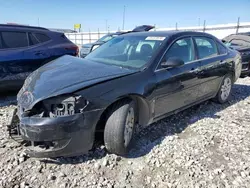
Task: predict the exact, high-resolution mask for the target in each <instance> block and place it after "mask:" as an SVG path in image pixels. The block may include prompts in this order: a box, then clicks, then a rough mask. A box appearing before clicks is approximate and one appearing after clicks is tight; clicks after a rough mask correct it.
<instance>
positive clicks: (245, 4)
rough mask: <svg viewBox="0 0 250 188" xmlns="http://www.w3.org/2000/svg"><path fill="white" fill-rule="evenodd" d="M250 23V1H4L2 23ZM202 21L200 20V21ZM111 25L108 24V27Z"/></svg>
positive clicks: (102, 26) (0, 1) (93, 27)
mask: <svg viewBox="0 0 250 188" xmlns="http://www.w3.org/2000/svg"><path fill="white" fill-rule="evenodd" d="M124 6H125V22H124V29H125V30H129V29H133V28H134V27H135V26H138V25H143V24H151V25H156V26H157V27H161V28H163V27H164V28H165V27H175V24H176V23H178V26H179V27H185V26H198V25H199V23H200V25H203V22H204V20H206V24H207V25H214V24H225V23H235V22H237V19H238V17H240V21H241V22H250V0H223V1H222V0H172V1H170V0H123V1H120V0H105V1H104V0H0V23H19V24H27V25H35V26H38V25H39V26H42V27H47V28H62V29H73V28H74V24H78V23H79V24H81V25H82V29H81V30H82V31H89V30H90V31H97V30H98V29H99V30H100V31H102V30H103V31H104V30H106V26H108V27H109V29H110V30H118V28H120V29H123V12H124ZM199 20H200V21H199ZM106 23H107V24H106Z"/></svg>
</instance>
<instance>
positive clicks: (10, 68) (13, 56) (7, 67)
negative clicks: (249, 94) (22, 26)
mask: <svg viewBox="0 0 250 188" xmlns="http://www.w3.org/2000/svg"><path fill="white" fill-rule="evenodd" d="M0 38H1V46H2V47H1V49H0V57H1V58H0V87H1V88H2V87H6V88H11V87H20V85H22V83H23V80H24V79H25V78H26V77H27V67H25V66H23V65H24V63H25V59H24V55H23V51H24V49H25V48H27V47H28V36H27V33H26V32H19V31H11V30H8V31H6V30H2V31H0Z"/></svg>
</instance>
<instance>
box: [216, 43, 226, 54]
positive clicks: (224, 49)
mask: <svg viewBox="0 0 250 188" xmlns="http://www.w3.org/2000/svg"><path fill="white" fill-rule="evenodd" d="M217 46H218V50H219V54H226V53H227V48H226V47H225V46H223V45H222V44H220V43H218V42H217Z"/></svg>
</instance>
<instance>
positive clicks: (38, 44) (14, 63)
mask: <svg viewBox="0 0 250 188" xmlns="http://www.w3.org/2000/svg"><path fill="white" fill-rule="evenodd" d="M66 54H68V55H72V56H77V55H78V47H77V46H76V45H75V44H73V43H72V42H70V41H69V40H68V39H67V38H66V37H65V35H64V34H63V33H58V32H53V31H50V30H48V29H45V28H41V27H30V26H21V25H5V24H4V25H1V24H0V91H5V90H16V89H20V88H21V87H22V85H23V82H24V80H25V78H26V77H27V76H28V75H29V74H30V73H31V72H33V71H34V70H36V69H37V68H38V67H40V66H42V65H44V64H45V63H47V62H49V61H51V60H53V59H56V58H58V57H60V56H63V55H66Z"/></svg>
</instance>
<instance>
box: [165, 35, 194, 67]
mask: <svg viewBox="0 0 250 188" xmlns="http://www.w3.org/2000/svg"><path fill="white" fill-rule="evenodd" d="M170 57H175V58H179V59H181V60H183V61H184V63H188V62H190V61H193V60H195V53H194V44H193V41H192V39H191V38H190V37H189V38H183V39H180V40H177V41H176V42H175V43H174V44H173V45H172V46H171V47H170V49H169V50H168V51H167V53H166V55H165V58H166V60H168V58H170Z"/></svg>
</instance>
